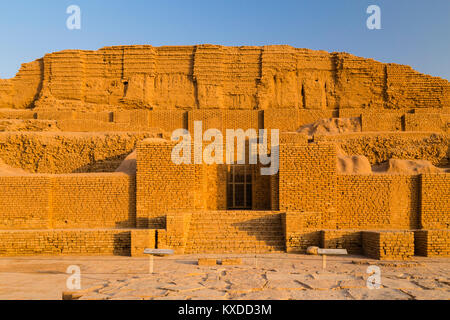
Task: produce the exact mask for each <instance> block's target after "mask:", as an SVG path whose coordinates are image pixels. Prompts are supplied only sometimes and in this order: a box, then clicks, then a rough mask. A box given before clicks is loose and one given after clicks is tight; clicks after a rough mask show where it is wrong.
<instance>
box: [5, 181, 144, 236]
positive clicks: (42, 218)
mask: <svg viewBox="0 0 450 320" xmlns="http://www.w3.org/2000/svg"><path fill="white" fill-rule="evenodd" d="M134 179H135V178H134V176H130V175H126V174H123V173H104V174H73V175H26V176H0V184H2V192H1V194H0V229H10V230H11V229H47V228H50V229H51V228H58V229H66V228H131V227H135V214H136V213H135V212H136V210H135V184H134Z"/></svg>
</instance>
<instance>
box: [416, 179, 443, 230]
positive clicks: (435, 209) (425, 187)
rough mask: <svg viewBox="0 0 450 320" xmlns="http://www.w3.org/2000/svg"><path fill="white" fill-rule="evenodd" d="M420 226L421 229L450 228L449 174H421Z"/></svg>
mask: <svg viewBox="0 0 450 320" xmlns="http://www.w3.org/2000/svg"><path fill="white" fill-rule="evenodd" d="M421 183H422V193H421V197H422V201H421V217H420V220H421V226H422V228H423V229H449V228H450V215H449V212H450V174H449V173H441V174H422V175H421Z"/></svg>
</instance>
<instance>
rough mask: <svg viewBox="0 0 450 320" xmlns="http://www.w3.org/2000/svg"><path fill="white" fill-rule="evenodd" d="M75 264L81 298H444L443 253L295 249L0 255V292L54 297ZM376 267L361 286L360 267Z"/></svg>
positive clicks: (448, 273)
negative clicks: (403, 256)
mask: <svg viewBox="0 0 450 320" xmlns="http://www.w3.org/2000/svg"><path fill="white" fill-rule="evenodd" d="M199 257H213V258H217V259H219V260H220V259H221V258H224V257H239V258H241V259H242V265H236V266H222V265H217V266H198V265H197V259H198V258H199ZM70 265H78V266H79V267H80V268H81V286H82V287H81V291H80V293H81V294H82V297H81V299H249V300H252V299H299V300H301V299H306V300H307V299H450V268H449V267H450V258H436V259H433V258H419V257H415V258H414V260H411V261H408V262H382V261H376V260H371V259H366V258H364V257H359V256H345V257H342V256H340V257H338V256H335V257H328V258H327V266H326V269H325V270H324V269H322V260H321V258H320V257H319V256H307V255H296V254H285V253H284V254H283V253H282V254H265V255H257V256H256V258H255V256H254V255H182V256H166V257H155V260H154V273H153V274H149V259H148V258H146V257H144V258H131V257H29V258H28V257H20V258H19V257H18V258H1V259H0V299H61V298H62V292H63V291H74V290H69V289H68V288H67V287H66V281H67V278H68V277H69V274H67V273H66V270H67V267H68V266H70ZM369 265H377V266H379V267H380V269H381V284H382V287H381V288H380V289H368V287H367V285H366V281H367V278H368V277H369V274H368V273H367V267H368V266H369Z"/></svg>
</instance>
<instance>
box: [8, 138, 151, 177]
mask: <svg viewBox="0 0 450 320" xmlns="http://www.w3.org/2000/svg"><path fill="white" fill-rule="evenodd" d="M158 135H159V133H158V132H157V131H156V132H140V133H139V132H127V133H125V132H123V133H120V132H115V133H113V132H109V133H104V132H102V133H96V134H92V133H67V132H0V158H1V159H2V160H3V161H4V162H5V163H6V164H7V165H10V166H12V167H15V168H22V169H24V170H26V171H28V172H32V173H74V172H114V170H115V169H116V168H117V167H118V166H119V165H120V163H121V162H122V161H123V159H125V157H126V156H127V155H129V154H130V153H131V152H132V151H133V150H134V149H135V148H136V146H137V144H138V142H139V141H140V140H143V139H145V138H151V137H156V136H158Z"/></svg>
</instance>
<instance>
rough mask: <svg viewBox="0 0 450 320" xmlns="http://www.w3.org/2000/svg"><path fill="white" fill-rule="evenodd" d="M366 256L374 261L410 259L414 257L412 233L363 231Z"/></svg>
mask: <svg viewBox="0 0 450 320" xmlns="http://www.w3.org/2000/svg"><path fill="white" fill-rule="evenodd" d="M362 244H363V251H364V254H365V255H366V256H368V257H370V258H373V259H379V260H388V259H389V260H390V259H400V260H403V259H409V258H411V257H412V256H413V255H414V233H413V232H412V231H363V233H362Z"/></svg>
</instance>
